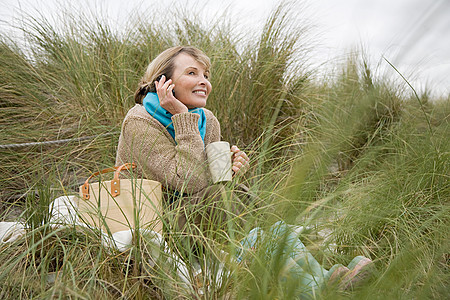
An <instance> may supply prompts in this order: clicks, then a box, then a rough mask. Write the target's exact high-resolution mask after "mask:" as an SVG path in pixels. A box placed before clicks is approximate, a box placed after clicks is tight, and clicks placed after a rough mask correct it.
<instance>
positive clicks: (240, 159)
mask: <svg viewBox="0 0 450 300" xmlns="http://www.w3.org/2000/svg"><path fill="white" fill-rule="evenodd" d="M231 152H233V156H232V157H231V160H232V162H233V166H232V168H231V169H232V170H233V172H234V175H236V174H239V175H242V174H244V173H245V172H247V170H248V168H249V166H250V165H249V159H248V156H247V154H245V152H244V151H241V150H240V149H239V148H238V147H237V146H236V145H234V146H232V147H231Z"/></svg>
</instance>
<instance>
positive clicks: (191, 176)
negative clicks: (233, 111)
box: [116, 104, 220, 193]
mask: <svg viewBox="0 0 450 300" xmlns="http://www.w3.org/2000/svg"><path fill="white" fill-rule="evenodd" d="M204 111H205V115H206V120H207V121H206V134H205V143H204V144H203V140H202V138H201V136H200V133H199V130H198V118H199V115H198V114H195V113H189V112H187V113H181V114H177V115H174V116H173V117H172V121H173V125H174V128H175V139H176V143H175V140H174V139H173V138H172V136H170V134H169V132H168V131H167V130H166V129H165V128H164V126H163V125H162V124H161V123H159V122H158V121H157V120H156V119H154V118H153V117H152V116H151V115H150V114H149V113H148V112H147V111H146V110H145V108H144V107H143V106H142V105H140V104H136V105H135V106H134V107H133V108H131V109H130V110H129V111H128V113H127V115H126V117H125V119H124V121H123V124H122V131H121V134H120V137H119V144H118V146H117V156H116V165H121V164H123V163H126V162H134V163H136V165H137V172H138V175H139V176H143V177H144V178H147V179H150V180H156V181H159V182H161V183H162V184H163V185H164V186H166V187H168V188H170V189H173V190H177V191H180V192H183V193H185V192H188V193H197V192H199V191H201V190H203V189H204V188H206V187H207V186H209V185H210V184H211V178H210V177H211V175H210V173H209V170H208V168H207V163H206V154H205V150H204V148H205V146H206V145H208V144H209V143H211V142H216V141H219V140H220V125H219V121H218V120H217V118H216V117H215V116H214V115H213V113H212V112H211V111H209V110H207V109H204Z"/></svg>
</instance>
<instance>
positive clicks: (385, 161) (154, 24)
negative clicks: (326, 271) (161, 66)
mask: <svg viewBox="0 0 450 300" xmlns="http://www.w3.org/2000/svg"><path fill="white" fill-rule="evenodd" d="M188 16H189V14H186V13H182V12H180V13H179V14H178V15H175V16H174V17H173V18H172V19H170V18H168V19H165V20H156V19H155V20H152V19H149V18H148V17H146V18H144V19H136V18H132V19H131V18H130V20H133V21H130V23H129V26H128V27H127V28H124V29H122V30H121V31H120V32H117V31H114V30H113V29H112V28H111V27H110V26H108V25H106V24H107V23H106V22H105V21H104V20H102V19H101V18H98V19H95V20H91V19H89V18H87V17H83V16H81V17H80V16H77V15H75V14H69V13H67V12H66V13H65V15H64V18H63V19H64V20H65V23H64V25H63V26H62V27H61V28H54V27H52V26H51V25H50V23H49V22H47V21H46V20H45V19H43V20H42V19H33V18H28V19H27V20H28V21H27V22H26V23H24V24H23V28H22V29H23V31H24V32H25V36H26V42H27V45H28V51H25V50H24V49H23V48H21V47H20V46H19V43H18V42H17V41H14V40H10V39H8V38H7V37H6V36H2V38H1V43H0V52H1V56H0V114H1V118H0V124H1V127H0V128H1V129H0V136H1V144H2V145H10V144H16V143H27V142H43V141H53V140H60V139H74V138H75V139H76V138H78V137H85V136H94V137H93V138H92V139H88V140H84V141H79V140H74V141H72V142H69V143H63V144H50V145H41V146H37V145H32V146H27V147H9V148H8V147H3V148H0V174H1V175H0V188H1V191H2V192H1V194H0V197H1V201H2V208H3V210H2V213H1V218H2V219H3V220H6V219H12V218H16V217H17V213H15V214H12V213H11V211H12V210H18V211H20V212H22V213H21V215H20V218H21V219H22V220H23V221H24V222H25V223H26V224H27V226H28V228H29V230H28V233H27V235H26V236H25V237H24V238H23V239H20V240H18V241H16V242H15V243H13V244H2V245H0V257H1V259H0V270H1V271H0V283H1V285H2V289H1V291H0V298H2V299H18V298H23V299H28V298H51V297H57V298H81V299H91V298H92V299H103V298H111V299H116V298H117V299H123V298H127V299H128V298H137V299H147V298H150V299H176V298H177V299H178V298H181V299H183V298H187V299H192V298H204V299H215V298H218V299H241V298H245V299H247V298H249V299H292V297H293V295H295V291H296V289H297V288H298V282H295V281H293V280H285V281H283V280H279V279H280V276H282V273H283V263H282V261H281V260H282V257H281V256H274V257H272V258H271V259H270V260H269V261H267V260H266V256H265V254H264V251H262V250H261V251H257V252H255V255H254V257H253V259H251V260H250V261H249V262H248V263H246V264H237V263H236V262H235V261H234V260H233V259H232V256H233V254H235V253H236V252H237V251H238V249H239V247H238V245H239V243H238V242H239V239H240V238H242V236H243V235H244V234H245V232H246V231H248V230H249V229H250V228H253V227H255V226H260V227H263V228H267V227H268V226H270V225H271V224H273V223H274V222H276V221H278V220H284V221H286V222H288V223H290V224H297V225H304V226H307V227H308V230H307V231H306V232H304V233H303V234H302V235H301V239H302V241H303V242H304V243H305V244H306V245H307V246H308V248H309V249H310V250H311V252H312V253H313V255H314V256H315V257H316V258H317V259H318V261H319V262H321V263H322V264H323V265H324V267H326V268H329V267H331V266H332V265H333V264H335V263H342V264H347V263H348V262H349V261H350V260H351V258H353V257H354V256H355V255H365V256H367V257H370V258H371V259H373V260H374V261H375V264H376V266H377V270H378V271H377V272H376V276H375V278H374V279H372V280H371V281H370V282H368V283H367V284H366V285H364V286H363V287H361V288H360V289H358V290H356V291H353V292H346V293H337V292H336V291H335V290H324V291H321V292H318V294H317V295H316V296H315V297H317V298H319V299H321V298H330V297H335V298H339V297H351V298H356V299H364V298H365V299H377V298H380V299H411V298H416V299H422V298H436V299H440V298H444V297H445V296H446V295H447V287H448V286H449V284H450V282H449V281H450V278H449V255H448V252H449V232H450V230H449V215H450V214H449V204H448V202H449V196H448V195H449V192H450V191H449V184H448V182H449V180H448V175H449V163H448V162H449V148H450V147H449V146H450V145H449V139H448V136H449V125H448V121H449V120H448V118H449V113H450V105H449V98H447V99H436V101H429V99H427V97H426V95H423V96H417V94H416V95H415V94H414V93H413V91H410V92H406V93H405V90H404V87H403V86H399V85H398V84H395V83H392V82H390V81H389V80H387V79H385V78H374V77H373V76H372V74H373V72H371V70H370V68H369V67H368V62H367V61H365V60H364V59H363V58H361V57H360V56H358V55H351V56H349V58H348V59H347V61H346V64H345V65H343V66H339V67H338V68H337V69H338V70H339V71H337V72H335V73H333V74H327V76H326V77H324V79H320V77H318V76H315V75H316V74H314V72H311V71H310V70H308V68H307V66H308V61H307V60H305V57H306V56H305V54H306V53H307V51H308V43H307V41H308V35H307V32H308V30H307V29H308V28H307V27H306V26H303V25H302V24H297V23H295V22H294V21H293V18H292V16H291V15H290V14H289V6H280V7H279V8H277V9H276V10H274V13H273V14H272V16H271V17H270V18H268V20H267V22H266V26H265V27H264V28H263V29H262V31H261V32H260V34H259V37H258V38H257V40H256V41H255V40H252V39H246V38H245V37H243V36H240V35H238V34H236V33H235V31H234V30H233V27H232V24H231V23H230V22H229V21H228V19H227V16H224V17H222V18H223V19H221V20H220V22H219V21H218V22H217V23H215V24H208V25H205V24H202V23H201V22H199V21H198V19H196V18H195V17H188ZM162 22H164V24H165V26H164V28H162V26H160V25H161V24H162ZM178 44H191V45H195V46H197V47H199V48H201V49H203V50H204V51H205V52H206V53H207V54H208V55H209V56H210V57H211V60H212V79H211V80H212V85H213V87H214V88H213V93H212V94H211V95H210V97H209V99H208V105H207V107H208V108H209V109H210V110H212V111H213V112H214V113H215V115H216V116H217V117H218V119H219V121H220V123H221V129H222V139H223V140H227V141H230V142H231V143H233V144H234V143H235V144H238V145H240V146H241V147H242V148H244V149H245V150H246V152H247V153H248V154H249V155H250V157H251V163H252V169H251V170H250V171H249V173H248V174H247V176H246V177H245V178H239V180H238V181H239V182H242V183H245V184H247V185H249V186H250V188H251V191H252V192H253V193H254V194H256V195H257V196H258V205H257V206H256V207H252V208H251V211H250V212H249V213H248V215H247V216H246V218H247V223H246V225H245V226H244V227H243V228H242V227H239V226H237V225H236V224H234V223H233V222H232V221H233V220H234V218H233V217H232V216H231V217H230V220H231V221H230V222H228V223H227V224H228V226H227V228H226V229H225V230H220V231H219V230H217V231H214V229H212V232H209V233H205V234H204V235H201V236H199V237H198V238H199V239H200V240H202V241H203V243H204V245H206V246H205V247H203V248H202V252H201V253H200V254H201V255H198V253H197V256H196V257H195V259H194V258H193V257H192V256H191V255H190V254H189V253H187V254H186V251H184V254H183V253H182V252H183V249H182V247H183V245H185V244H183V243H182V242H181V241H180V240H179V239H178V238H177V234H176V232H174V233H172V235H171V236H169V237H168V239H167V244H168V245H169V246H170V247H171V248H172V250H173V251H174V252H175V253H178V254H180V255H181V256H183V255H184V256H185V263H186V265H187V266H188V269H190V274H189V275H188V277H189V278H190V280H191V282H193V283H195V284H193V285H192V287H190V288H186V286H185V285H183V284H182V282H180V279H179V277H178V275H177V274H176V271H175V267H174V262H173V261H171V259H170V257H169V256H167V255H166V254H165V252H164V251H162V249H158V247H156V248H155V245H154V244H153V243H152V241H151V240H150V239H149V238H148V237H146V236H145V235H143V236H141V241H140V243H138V244H136V246H135V247H132V248H131V249H129V250H127V251H125V252H118V251H113V250H111V249H107V248H105V247H103V246H102V244H101V242H100V236H99V233H98V232H95V231H89V230H81V229H79V228H78V229H76V228H72V227H65V228H59V229H54V228H51V227H50V226H49V225H48V219H49V215H48V211H47V206H48V203H50V202H51V201H52V200H53V199H54V198H55V197H56V196H59V195H62V194H73V193H76V191H77V189H78V185H79V184H80V183H81V181H84V179H85V178H86V177H87V176H88V175H89V174H90V172H92V171H96V170H98V169H103V168H106V167H109V166H112V165H113V164H114V162H115V147H116V145H117V139H118V134H119V131H120V126H121V122H122V120H123V117H124V116H125V114H126V112H127V110H128V109H129V108H130V107H131V106H132V105H133V99H132V98H133V93H134V89H135V88H136V85H137V82H138V81H139V79H140V77H141V75H142V74H143V72H144V70H145V67H146V66H147V64H148V63H149V62H150V61H151V60H152V58H154V57H155V55H157V54H158V53H160V52H161V51H162V50H164V49H165V48H167V47H169V46H173V45H178ZM325 78H326V79H325ZM104 134H109V135H104ZM231 188H233V187H231ZM18 195H19V196H20V195H23V197H20V198H19V197H18ZM212 236H215V237H219V239H213V238H212ZM218 241H220V243H219V242H218ZM282 246H283V245H280V247H282ZM155 251H156V252H155ZM155 253H159V256H158V259H156V258H155ZM226 253H229V254H230V255H226ZM186 256H187V257H186ZM197 264H198V265H197ZM194 265H196V266H197V269H198V268H200V269H201V270H202V271H203V273H202V274H203V275H202V276H196V275H195V274H193V273H192V272H193V271H192V269H191V267H192V268H193V267H194ZM222 267H224V268H225V269H224V270H226V271H228V272H224V273H220V272H218V270H219V269H220V268H222ZM220 274H225V275H226V276H224V277H220V276H219V275H220ZM219 277H220V280H219ZM199 287H202V291H203V294H202V293H200V292H199ZM206 287H208V288H206Z"/></svg>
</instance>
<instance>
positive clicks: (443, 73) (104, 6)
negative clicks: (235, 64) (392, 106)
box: [0, 0, 450, 95]
mask: <svg viewBox="0 0 450 300" xmlns="http://www.w3.org/2000/svg"><path fill="white" fill-rule="evenodd" d="M279 2H280V1H275V0H237V1H232V0H209V1H207V0H178V1H177V0H175V1H162V0H158V1H154V0H146V1H142V0H125V1H124V0H109V1H107V0H91V1H87V0H59V1H58V0H0V7H1V10H0V31H2V32H6V31H8V30H9V26H10V25H11V24H14V23H15V22H16V23H15V24H17V20H16V21H14V18H18V17H20V15H21V14H20V11H21V10H25V11H27V12H28V13H30V12H32V11H34V9H37V10H39V11H41V12H42V13H43V14H44V15H45V16H52V15H54V14H55V8H56V7H57V5H56V4H62V5H64V6H66V5H67V6H68V5H69V4H70V5H72V7H74V8H77V9H80V10H83V9H86V8H87V7H88V6H91V8H92V7H94V10H95V11H96V12H98V13H99V14H101V15H103V16H106V17H107V18H108V19H110V20H111V21H113V22H116V21H118V22H119V23H120V22H121V21H122V22H125V21H126V20H125V18H127V16H128V14H129V13H130V12H131V11H133V10H134V9H136V7H138V6H139V7H140V8H141V11H142V10H150V9H151V8H152V7H157V8H158V9H159V11H160V13H161V12H169V13H170V12H171V11H173V9H174V7H176V6H177V5H176V4H180V3H181V4H184V3H187V6H190V7H193V8H194V9H197V10H199V11H201V16H203V17H204V18H212V17H213V16H214V15H216V14H218V13H219V14H220V13H221V12H222V11H223V10H224V9H225V8H226V7H228V8H229V12H230V14H231V15H232V17H233V18H234V20H235V22H236V23H237V24H238V25H239V26H241V27H242V28H247V29H248V28H253V29H255V30H256V29H257V28H259V26H261V24H262V22H263V21H264V20H265V19H266V18H267V17H268V16H269V14H270V12H271V10H272V9H273V8H274V7H276V6H277V4H278V3H279ZM87 3H89V4H87ZM297 3H298V4H296V5H295V6H293V9H294V10H296V11H295V15H296V16H297V18H298V20H296V21H298V22H299V23H301V22H305V20H306V21H307V22H308V23H310V24H312V25H314V28H313V29H311V31H312V34H311V36H312V38H313V40H314V42H315V44H317V47H316V48H315V50H316V51H315V52H314V53H313V54H312V55H313V56H312V58H311V60H312V63H314V64H322V63H324V62H326V61H331V62H332V63H333V62H335V61H336V59H340V58H342V57H344V54H345V53H346V52H348V51H349V50H351V49H354V48H355V47H361V46H363V47H364V49H365V51H366V52H367V53H368V55H369V57H370V61H371V63H372V65H373V66H378V67H377V68H378V70H379V71H380V72H386V69H388V68H387V63H386V62H384V61H383V59H382V57H383V56H384V57H386V58H387V59H388V60H389V61H391V62H392V63H393V64H395V65H396V67H397V68H398V69H399V70H400V71H401V72H402V73H403V74H404V75H405V76H406V77H407V78H408V79H409V80H411V83H412V84H413V85H414V86H415V87H416V88H417V89H418V90H421V89H422V88H423V86H424V85H427V86H428V87H429V88H430V89H431V90H432V91H433V92H434V94H435V95H444V94H445V95H448V94H449V93H450V33H449V31H450V0H304V1H297ZM183 6H184V5H183ZM334 65H335V63H334ZM391 73H393V72H391ZM392 76H395V75H392Z"/></svg>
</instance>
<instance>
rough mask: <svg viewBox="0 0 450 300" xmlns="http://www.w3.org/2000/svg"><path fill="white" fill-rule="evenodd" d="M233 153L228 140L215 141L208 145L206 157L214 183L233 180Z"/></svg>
mask: <svg viewBox="0 0 450 300" xmlns="http://www.w3.org/2000/svg"><path fill="white" fill-rule="evenodd" d="M231 155H232V153H231V151H230V144H229V143H228V142H214V143H210V144H208V146H206V157H207V159H208V164H209V171H210V172H211V176H212V179H213V183H214V184H216V183H218V182H224V181H231V178H232V174H231Z"/></svg>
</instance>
